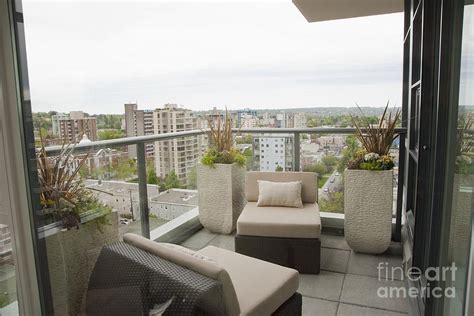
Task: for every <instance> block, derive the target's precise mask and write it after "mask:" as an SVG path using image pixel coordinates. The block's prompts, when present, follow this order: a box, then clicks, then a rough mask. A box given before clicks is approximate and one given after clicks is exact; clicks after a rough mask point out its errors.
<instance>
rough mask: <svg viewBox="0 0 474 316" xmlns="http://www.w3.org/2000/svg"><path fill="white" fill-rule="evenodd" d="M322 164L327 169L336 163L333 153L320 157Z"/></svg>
mask: <svg viewBox="0 0 474 316" xmlns="http://www.w3.org/2000/svg"><path fill="white" fill-rule="evenodd" d="M321 161H322V162H323V164H325V165H326V166H327V167H328V169H332V167H334V166H335V165H336V164H337V158H336V157H335V156H334V155H326V156H324V157H323V158H321Z"/></svg>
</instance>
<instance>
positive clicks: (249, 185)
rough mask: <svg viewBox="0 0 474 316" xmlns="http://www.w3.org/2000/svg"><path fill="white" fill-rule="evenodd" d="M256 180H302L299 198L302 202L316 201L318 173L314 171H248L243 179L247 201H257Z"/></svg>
mask: <svg viewBox="0 0 474 316" xmlns="http://www.w3.org/2000/svg"><path fill="white" fill-rule="evenodd" d="M258 180H264V181H273V182H294V181H301V182H303V187H302V190H301V200H302V201H303V203H316V202H317V201H318V175H317V174H316V173H314V172H261V171H249V172H247V175H246V179H245V194H246V196H247V201H249V202H257V201H258V195H259V190H258V182H257V181H258Z"/></svg>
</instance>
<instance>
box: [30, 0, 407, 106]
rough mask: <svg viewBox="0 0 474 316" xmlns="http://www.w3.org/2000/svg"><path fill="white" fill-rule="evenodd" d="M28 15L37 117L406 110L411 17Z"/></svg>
mask: <svg viewBox="0 0 474 316" xmlns="http://www.w3.org/2000/svg"><path fill="white" fill-rule="evenodd" d="M24 14H25V21H26V22H25V23H26V25H25V30H26V37H27V52H28V61H29V73H30V83H31V85H30V86H31V96H32V106H33V111H35V112H39V111H49V110H51V109H56V110H59V109H61V111H65V112H67V111H71V110H74V109H77V108H80V109H82V110H84V111H85V112H88V113H91V114H92V113H94V114H95V113H117V114H118V113H121V112H122V110H123V109H122V106H123V104H124V103H128V102H138V104H140V105H141V106H143V107H150V106H155V105H158V104H165V103H177V104H183V105H185V106H186V107H188V108H190V109H192V110H194V111H200V110H204V109H210V108H212V107H213V106H218V107H221V108H224V107H227V108H228V109H230V110H234V109H237V108H255V109H269V108H272V109H278V108H291V107H298V108H312V107H315V106H329V107H339V106H343V107H348V106H354V105H355V104H356V103H358V104H360V105H361V106H379V107H381V106H383V105H384V104H385V103H386V101H387V100H389V99H390V100H391V101H392V102H391V103H392V104H394V105H400V104H401V92H402V87H401V84H402V80H401V74H402V42H403V18H402V15H401V14H390V15H382V16H374V17H367V18H356V19H349V20H343V21H330V22H323V23H316V24H309V23H307V21H306V20H305V19H304V18H303V17H302V16H301V14H300V13H299V12H298V10H297V9H296V8H295V7H294V6H293V4H292V3H291V1H286V2H280V1H279V2H272V3H270V2H263V1H259V2H257V3H249V2H224V3H217V2H210V3H207V2H206V3H204V2H195V3H189V2H186V3H184V2H176V3H175V2H173V3H171V2H163V1H158V2H153V3H152V2H144V3H141V4H140V6H136V5H133V4H132V3H114V6H113V8H112V9H111V6H110V2H108V4H107V2H100V3H93V2H76V1H69V2H67V3H57V2H51V3H48V2H42V1H25V3H24ZM104 15H107V24H105V23H103V19H102V18H103V16H104ZM244 16H245V19H243V18H242V17H244ZM84 19H87V21H88V24H87V25H84V23H83V21H84ZM127 21H129V22H127ZM348 30H350V32H349V31H348Z"/></svg>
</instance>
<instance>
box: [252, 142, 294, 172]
mask: <svg viewBox="0 0 474 316" xmlns="http://www.w3.org/2000/svg"><path fill="white" fill-rule="evenodd" d="M293 143H294V139H293V136H292V135H288V134H281V135H264V136H258V137H254V140H253V152H254V170H259V171H277V170H281V171H293V170H294V159H293V147H294V146H293ZM280 168H281V169H280Z"/></svg>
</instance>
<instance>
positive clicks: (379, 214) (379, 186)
mask: <svg viewBox="0 0 474 316" xmlns="http://www.w3.org/2000/svg"><path fill="white" fill-rule="evenodd" d="M387 112H388V103H387V106H386V107H385V111H384V112H383V115H382V117H381V118H380V122H379V124H377V125H372V124H370V123H369V122H368V121H367V120H363V119H361V118H356V117H352V122H353V125H354V126H355V128H356V137H357V139H358V140H359V141H360V143H361V144H362V147H363V149H362V150H360V151H359V152H358V153H357V154H356V156H355V158H354V159H352V160H351V161H349V163H348V169H347V170H345V172H344V213H345V220H344V234H345V238H346V241H347V243H348V244H349V246H350V247H351V248H352V249H353V250H355V251H358V252H364V253H370V254H379V253H382V252H384V251H386V250H387V249H388V247H389V246H390V240H391V235H392V229H391V227H392V226H391V225H392V210H393V167H394V162H393V158H392V157H391V156H390V148H391V146H392V143H393V141H394V140H395V139H396V138H397V137H398V134H397V133H396V132H395V127H396V124H397V122H398V119H399V117H400V112H399V111H396V112H395V113H394V114H393V115H392V113H389V114H388V115H387Z"/></svg>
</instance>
